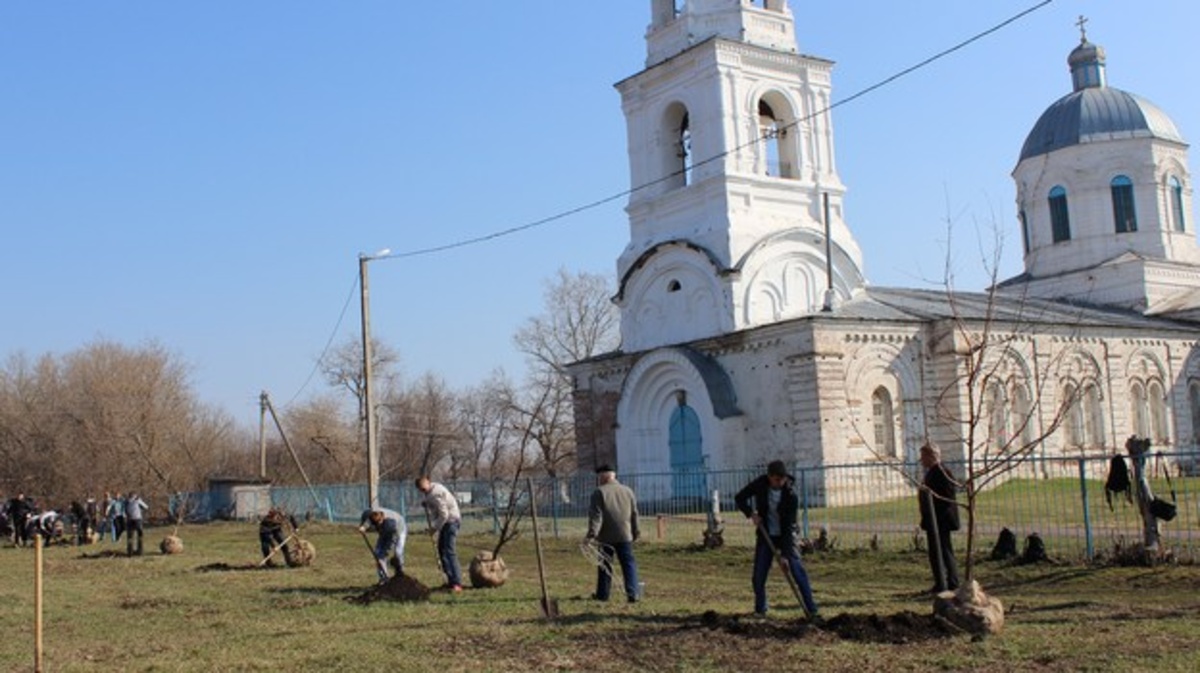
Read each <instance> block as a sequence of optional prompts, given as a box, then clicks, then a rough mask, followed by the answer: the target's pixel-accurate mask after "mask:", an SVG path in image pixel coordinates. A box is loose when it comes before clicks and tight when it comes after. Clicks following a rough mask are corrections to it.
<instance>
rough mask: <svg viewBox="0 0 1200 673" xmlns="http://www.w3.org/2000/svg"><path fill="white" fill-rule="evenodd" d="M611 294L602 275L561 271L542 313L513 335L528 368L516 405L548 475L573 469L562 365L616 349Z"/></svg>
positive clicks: (617, 315)
mask: <svg viewBox="0 0 1200 673" xmlns="http://www.w3.org/2000/svg"><path fill="white" fill-rule="evenodd" d="M611 296H612V291H611V288H610V286H609V283H608V280H607V279H606V278H605V277H604V276H601V275H597V274H590V273H577V274H571V273H569V272H567V271H566V270H565V269H560V270H559V271H558V275H557V276H556V277H555V278H554V279H553V280H552V281H548V282H547V284H546V287H545V293H544V295H543V312H542V314H541V315H538V316H534V317H532V318H529V319H528V320H527V321H526V322H525V324H524V325H523V326H522V327H521V328H520V329H519V330H518V331H517V333H516V334H515V335H514V337H513V342H514V343H515V344H516V346H517V349H518V350H520V351H521V352H522V353H524V354H525V355H526V357H527V359H528V361H529V365H530V373H529V377H528V380H527V382H526V384H525V385H524V386H523V388H524V389H525V392H524V394H523V395H522V397H523V398H524V400H523V401H521V400H517V401H516V405H515V406H516V408H517V410H518V411H519V413H520V414H521V415H522V416H523V417H524V418H526V419H528V420H529V421H530V428H531V433H532V436H533V438H534V439H535V441H536V445H537V448H538V453H539V461H538V467H540V468H541V469H542V470H544V471H545V472H546V473H547V474H548V475H550V476H558V475H560V474H563V473H565V472H568V471H570V470H571V469H573V468H574V465H575V422H574V409H573V406H572V385H571V384H572V382H571V379H570V376H569V374H568V373H567V370H566V366H567V365H568V364H570V363H572V362H576V361H579V360H584V359H586V358H589V357H592V356H594V355H597V354H599V353H603V352H607V351H609V350H612V349H613V348H615V347H616V345H617V341H618V338H619V320H620V312H619V311H618V310H617V308H616V306H614V305H613V303H612V301H611V300H610V297H611Z"/></svg>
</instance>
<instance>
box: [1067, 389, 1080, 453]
mask: <svg viewBox="0 0 1200 673" xmlns="http://www.w3.org/2000/svg"><path fill="white" fill-rule="evenodd" d="M1063 399H1064V400H1067V401H1068V402H1069V404H1070V406H1068V407H1067V414H1066V418H1064V419H1063V428H1064V429H1065V430H1066V435H1067V441H1066V445H1067V446H1068V447H1071V448H1080V447H1082V446H1083V442H1084V431H1083V426H1084V423H1083V404H1082V403H1081V401H1080V400H1079V389H1078V388H1077V387H1075V385H1074V384H1071V383H1068V384H1067V385H1066V386H1065V387H1064V388H1063Z"/></svg>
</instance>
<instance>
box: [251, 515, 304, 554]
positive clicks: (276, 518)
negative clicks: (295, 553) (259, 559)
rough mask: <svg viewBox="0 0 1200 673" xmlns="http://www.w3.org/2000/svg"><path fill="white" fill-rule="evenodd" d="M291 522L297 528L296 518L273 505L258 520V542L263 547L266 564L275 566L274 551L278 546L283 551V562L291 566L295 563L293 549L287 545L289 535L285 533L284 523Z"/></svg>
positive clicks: (293, 528)
mask: <svg viewBox="0 0 1200 673" xmlns="http://www.w3.org/2000/svg"><path fill="white" fill-rule="evenodd" d="M286 524H290V525H291V527H292V530H296V528H297V526H296V519H295V518H294V517H291V516H289V515H288V514H287V513H285V512H284V511H283V510H281V509H279V508H277V507H272V508H271V509H269V510H267V513H266V514H265V515H264V516H263V518H262V519H261V520H260V521H259V522H258V544H259V547H260V548H261V549H262V555H263V559H264V561H263V563H264V565H268V566H274V565H275V560H274V558H272V557H273V554H272V553H271V552H272V551H274V550H276V548H278V551H280V552H283V562H284V563H286V564H287V565H288V567H289V568H290V567H291V566H293V565H295V561H294V560H293V559H292V550H291V548H290V547H288V545H287V536H285V535H284V534H283V528H284V525H286Z"/></svg>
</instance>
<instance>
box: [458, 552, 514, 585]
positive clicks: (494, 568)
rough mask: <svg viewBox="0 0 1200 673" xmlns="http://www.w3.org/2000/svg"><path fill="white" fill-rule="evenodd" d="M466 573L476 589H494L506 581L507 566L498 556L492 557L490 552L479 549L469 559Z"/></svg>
mask: <svg viewBox="0 0 1200 673" xmlns="http://www.w3.org/2000/svg"><path fill="white" fill-rule="evenodd" d="M467 574H468V575H469V576H470V577H471V586H473V587H475V588H476V589H494V588H496V587H498V586H502V585H503V584H504V583H505V582H507V581H508V566H506V565H504V559H502V558H500V557H499V556H497V557H496V558H492V552H490V551H481V552H479V553H478V554H476V555H475V558H473V559H471V565H470V567H468V568H467Z"/></svg>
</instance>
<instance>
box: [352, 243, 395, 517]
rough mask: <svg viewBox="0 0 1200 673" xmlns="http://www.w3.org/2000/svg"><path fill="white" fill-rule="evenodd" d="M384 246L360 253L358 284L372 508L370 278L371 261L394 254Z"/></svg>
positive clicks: (375, 482) (375, 458)
mask: <svg viewBox="0 0 1200 673" xmlns="http://www.w3.org/2000/svg"><path fill="white" fill-rule="evenodd" d="M391 252H392V251H391V250H390V249H387V248H384V249H383V250H380V251H379V252H377V253H375V254H374V255H365V254H361V253H360V254H359V255H358V287H359V290H360V291H361V294H360V298H361V300H362V353H363V362H362V366H363V409H362V413H363V422H364V423H365V424H366V435H367V500H368V501H369V502H368V504H369V506H370V507H378V506H379V446H378V444H377V443H376V436H375V435H376V429H375V419H374V418H372V417H373V416H374V415H375V401H374V398H373V397H372V385H371V384H372V380H371V291H370V288H369V283H368V279H367V262H370V261H371V260H373V259H379V258H380V257H386V256H388V255H389V254H391Z"/></svg>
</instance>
